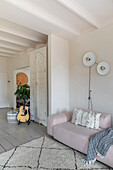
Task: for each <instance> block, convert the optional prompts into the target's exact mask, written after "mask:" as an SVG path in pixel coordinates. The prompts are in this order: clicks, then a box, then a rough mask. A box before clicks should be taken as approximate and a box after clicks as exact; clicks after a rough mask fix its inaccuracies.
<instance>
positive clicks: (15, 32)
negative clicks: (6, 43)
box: [0, 25, 43, 42]
mask: <svg viewBox="0 0 113 170" xmlns="http://www.w3.org/2000/svg"><path fill="white" fill-rule="evenodd" d="M0 31H1V32H4V33H8V34H11V35H15V36H18V37H20V38H24V39H27V40H31V41H35V42H43V41H42V40H41V38H37V37H36V36H33V35H28V34H26V33H25V32H21V31H19V30H17V29H16V30H15V29H13V28H9V27H6V26H3V25H0Z"/></svg>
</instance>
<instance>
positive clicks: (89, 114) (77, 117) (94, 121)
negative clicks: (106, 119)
mask: <svg viewBox="0 0 113 170" xmlns="http://www.w3.org/2000/svg"><path fill="white" fill-rule="evenodd" d="M100 116H101V113H95V112H93V111H84V110H82V109H76V108H74V109H73V115H72V120H71V122H72V123H74V124H76V125H82V126H85V127H88V128H92V129H99V121H100Z"/></svg>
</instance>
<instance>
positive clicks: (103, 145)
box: [82, 128, 113, 164]
mask: <svg viewBox="0 0 113 170" xmlns="http://www.w3.org/2000/svg"><path fill="white" fill-rule="evenodd" d="M111 145H113V128H107V129H105V130H102V131H101V132H99V133H97V134H95V135H93V136H92V137H91V139H90V141H89V145H88V152H87V156H86V158H85V159H83V160H82V161H83V162H84V163H85V164H92V163H94V162H95V161H96V156H97V155H98V156H100V157H105V156H106V154H107V151H108V149H109V148H110V146H111Z"/></svg>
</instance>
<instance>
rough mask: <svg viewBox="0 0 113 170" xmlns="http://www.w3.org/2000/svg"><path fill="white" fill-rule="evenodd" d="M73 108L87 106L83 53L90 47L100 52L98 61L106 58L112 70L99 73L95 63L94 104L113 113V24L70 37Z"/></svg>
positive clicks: (85, 70)
mask: <svg viewBox="0 0 113 170" xmlns="http://www.w3.org/2000/svg"><path fill="white" fill-rule="evenodd" d="M69 49H70V109H73V108H74V107H80V108H87V98H88V68H87V67H85V66H84V65H83V64H82V57H83V55H84V54H85V53H86V52H88V51H93V52H94V53H95V54H96V56H97V63H98V62H100V61H107V62H109V63H110V66H111V71H110V73H109V74H108V75H106V76H100V75H99V74H98V73H97V71H96V65H95V66H93V67H92V79H91V89H92V90H93V91H92V99H93V108H94V110H97V111H102V112H108V113H111V114H112V115H113V27H108V28H104V29H101V30H98V31H95V32H93V33H90V34H88V35H85V36H82V37H79V38H77V39H75V40H73V41H70V44H69Z"/></svg>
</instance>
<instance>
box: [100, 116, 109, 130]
mask: <svg viewBox="0 0 113 170" xmlns="http://www.w3.org/2000/svg"><path fill="white" fill-rule="evenodd" d="M99 127H100V128H101V129H107V128H110V127H112V117H111V114H105V113H102V115H101V117H100V125H99Z"/></svg>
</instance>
